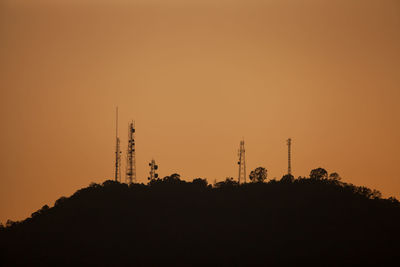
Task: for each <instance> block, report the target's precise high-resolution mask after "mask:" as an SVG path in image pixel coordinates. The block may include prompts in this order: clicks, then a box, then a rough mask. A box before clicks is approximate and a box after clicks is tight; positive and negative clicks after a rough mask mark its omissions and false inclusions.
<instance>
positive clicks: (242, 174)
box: [238, 140, 246, 184]
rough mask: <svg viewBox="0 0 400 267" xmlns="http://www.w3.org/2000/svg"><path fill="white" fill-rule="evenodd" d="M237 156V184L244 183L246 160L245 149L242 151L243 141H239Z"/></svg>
mask: <svg viewBox="0 0 400 267" xmlns="http://www.w3.org/2000/svg"><path fill="white" fill-rule="evenodd" d="M238 156H239V161H238V165H239V175H238V181H239V184H240V183H241V182H242V183H243V182H244V183H246V158H245V149H244V140H242V141H240V147H239V151H238Z"/></svg>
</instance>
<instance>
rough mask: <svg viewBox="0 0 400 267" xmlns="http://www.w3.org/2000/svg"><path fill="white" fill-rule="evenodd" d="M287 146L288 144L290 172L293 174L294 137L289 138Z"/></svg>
mask: <svg viewBox="0 0 400 267" xmlns="http://www.w3.org/2000/svg"><path fill="white" fill-rule="evenodd" d="M287 146H288V174H289V175H292V158H291V156H292V154H291V153H292V139H291V138H289V139H288V140H287Z"/></svg>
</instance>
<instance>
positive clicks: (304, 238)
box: [0, 167, 400, 266]
mask: <svg viewBox="0 0 400 267" xmlns="http://www.w3.org/2000/svg"><path fill="white" fill-rule="evenodd" d="M267 177H268V176H267V170H266V169H265V168H262V167H259V168H256V169H255V170H254V171H252V172H251V174H250V176H249V183H246V184H238V183H237V181H235V180H234V179H233V178H230V177H228V178H226V179H225V180H224V181H221V182H216V183H214V184H212V185H211V184H209V183H208V182H207V180H206V179H202V178H196V179H193V181H191V182H188V181H185V180H182V179H181V177H180V176H179V174H172V175H169V176H166V177H164V178H160V179H153V180H151V181H149V183H148V184H147V185H144V184H131V185H127V184H122V183H118V182H114V181H110V180H109V181H105V182H104V183H103V184H95V183H92V184H91V185H90V186H88V187H87V188H83V189H80V190H78V191H77V192H76V193H74V194H73V195H72V196H70V197H68V198H67V197H61V198H59V199H58V200H57V201H56V202H55V204H54V206H53V207H49V206H47V205H45V206H44V207H42V208H41V209H39V210H38V211H36V212H34V213H33V214H32V215H31V217H30V218H27V219H26V220H24V221H21V222H12V221H8V222H7V224H6V226H5V227H2V229H1V230H0V240H1V241H2V242H0V251H1V253H2V254H3V257H1V258H2V259H3V262H4V263H6V266H7V265H19V264H29V265H35V264H36V265H41V266H43V265H58V266H59V265H76V264H80V265H82V264H85V265H107V266H108V265H129V264H135V265H186V266H187V265H195V264H199V265H204V264H217V265H225V264H226V265H248V264H261V265H281V264H287V265H294V264H296V265H299V264H308V265H312V264H316V265H325V266H327V265H328V266H329V265H352V264H379V265H381V266H382V265H385V264H388V263H389V262H390V260H392V259H394V258H395V257H396V255H397V253H398V251H399V249H400V245H399V243H398V240H399V239H400V230H399V225H400V203H399V201H398V200H397V199H395V198H393V197H390V198H383V197H382V195H381V193H380V192H379V191H377V190H371V189H369V188H366V187H362V186H355V185H352V184H349V183H345V182H342V181H341V178H340V176H339V175H338V174H337V173H331V174H328V172H327V171H326V170H324V169H322V168H317V169H314V170H312V171H311V172H310V175H309V177H298V178H296V179H295V178H294V177H293V176H291V175H285V176H283V177H282V178H281V179H280V180H275V179H272V180H271V179H270V180H268V179H267Z"/></svg>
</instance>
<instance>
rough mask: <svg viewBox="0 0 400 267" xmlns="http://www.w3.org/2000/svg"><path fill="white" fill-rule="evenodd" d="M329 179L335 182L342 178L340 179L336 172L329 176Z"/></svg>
mask: <svg viewBox="0 0 400 267" xmlns="http://www.w3.org/2000/svg"><path fill="white" fill-rule="evenodd" d="M329 179H330V180H335V181H340V180H341V179H342V178H341V177H340V175H339V174H338V173H337V172H333V173H331V174H329Z"/></svg>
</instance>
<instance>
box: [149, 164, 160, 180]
mask: <svg viewBox="0 0 400 267" xmlns="http://www.w3.org/2000/svg"><path fill="white" fill-rule="evenodd" d="M149 166H150V176H149V177H148V178H147V179H148V180H149V181H152V180H154V179H156V178H158V173H156V170H157V169H158V165H156V161H155V160H154V159H152V160H151V162H150V163H149Z"/></svg>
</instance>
